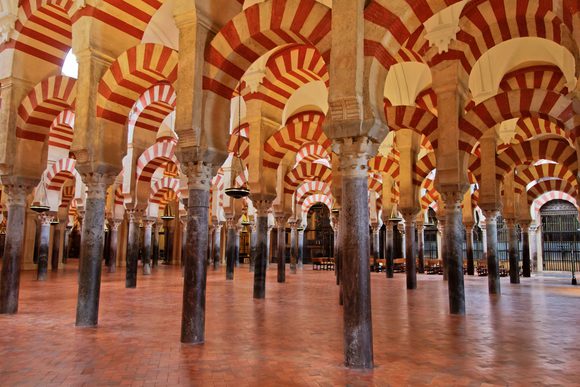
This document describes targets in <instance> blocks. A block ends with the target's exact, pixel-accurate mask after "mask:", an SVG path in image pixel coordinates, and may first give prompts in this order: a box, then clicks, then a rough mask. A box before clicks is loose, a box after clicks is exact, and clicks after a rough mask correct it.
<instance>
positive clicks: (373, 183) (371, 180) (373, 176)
mask: <svg viewBox="0 0 580 387" xmlns="http://www.w3.org/2000/svg"><path fill="white" fill-rule="evenodd" d="M367 184H368V187H369V191H370V192H376V193H377V195H379V197H381V196H382V193H383V179H382V177H381V175H380V174H377V173H372V172H371V173H369V177H368V179H367Z"/></svg>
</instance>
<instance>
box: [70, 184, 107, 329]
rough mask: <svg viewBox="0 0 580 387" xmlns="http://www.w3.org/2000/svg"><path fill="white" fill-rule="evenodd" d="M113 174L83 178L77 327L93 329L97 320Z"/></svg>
mask: <svg viewBox="0 0 580 387" xmlns="http://www.w3.org/2000/svg"><path fill="white" fill-rule="evenodd" d="M115 176H116V175H105V174H100V173H88V174H85V175H84V176H83V181H84V183H85V184H86V187H87V191H86V192H87V196H86V204H85V218H84V225H83V235H82V237H81V260H80V274H79V292H78V302H77V314H76V326H78V327H94V326H96V325H97V323H98V319H99V296H100V291H101V266H102V253H103V243H104V239H105V231H104V226H105V201H106V197H107V188H108V187H109V185H111V184H112V183H113V181H114V179H115Z"/></svg>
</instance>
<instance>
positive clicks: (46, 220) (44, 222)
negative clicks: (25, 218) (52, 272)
mask: <svg viewBox="0 0 580 387" xmlns="http://www.w3.org/2000/svg"><path fill="white" fill-rule="evenodd" d="M38 221H39V222H40V241H39V242H40V243H39V245H38V275H37V279H38V280H39V281H45V280H46V276H47V272H48V250H49V246H48V244H49V243H50V222H52V216H49V215H47V214H40V215H39V216H38Z"/></svg>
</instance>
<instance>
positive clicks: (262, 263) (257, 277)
mask: <svg viewBox="0 0 580 387" xmlns="http://www.w3.org/2000/svg"><path fill="white" fill-rule="evenodd" d="M252 203H253V204H254V208H255V209H256V235H257V237H258V241H257V243H256V246H257V247H256V267H255V268H254V298H257V299H262V298H266V268H267V261H268V231H269V229H268V210H269V209H270V206H271V205H272V200H271V199H270V198H262V197H253V198H252Z"/></svg>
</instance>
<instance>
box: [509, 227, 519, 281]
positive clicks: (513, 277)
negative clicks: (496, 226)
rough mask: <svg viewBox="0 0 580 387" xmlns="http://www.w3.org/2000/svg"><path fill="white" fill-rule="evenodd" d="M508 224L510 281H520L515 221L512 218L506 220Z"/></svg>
mask: <svg viewBox="0 0 580 387" xmlns="http://www.w3.org/2000/svg"><path fill="white" fill-rule="evenodd" d="M506 223H507V225H508V238H509V261H510V283H512V284H519V283H520V249H519V246H518V244H519V243H518V233H517V229H516V223H515V222H514V221H513V220H508V221H506Z"/></svg>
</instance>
